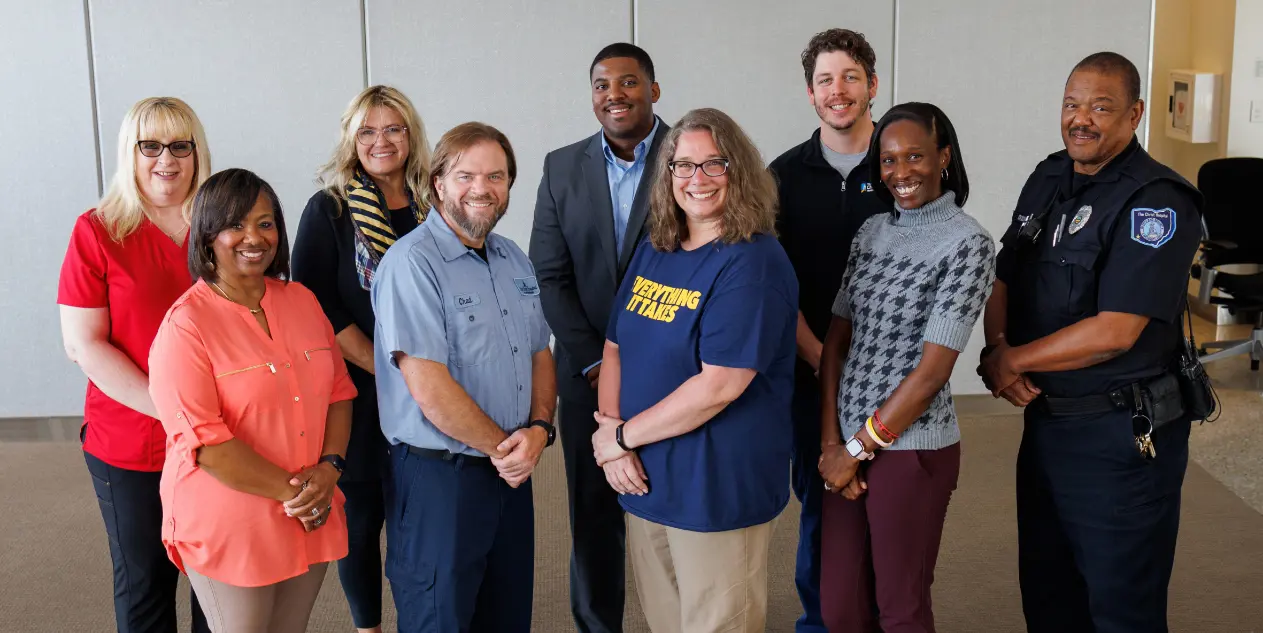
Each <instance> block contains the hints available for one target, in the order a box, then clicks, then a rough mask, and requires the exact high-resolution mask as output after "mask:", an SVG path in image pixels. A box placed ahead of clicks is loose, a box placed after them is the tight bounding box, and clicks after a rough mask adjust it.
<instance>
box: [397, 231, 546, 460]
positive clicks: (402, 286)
mask: <svg viewBox="0 0 1263 633" xmlns="http://www.w3.org/2000/svg"><path fill="white" fill-rule="evenodd" d="M485 245H486V247H487V261H486V262H484V261H483V260H482V258H480V257H478V255H477V254H476V253H474V252H473V251H472V250H470V248H469V247H467V246H465V245H464V244H462V243H461V241H460V239H459V238H458V237H456V234H455V233H454V232H452V229H451V228H450V227H449V226H448V225H447V222H446V221H444V220H443V216H442V215H440V214H439V213H438V212H437V211H435V210H434V209H430V214H429V216H428V217H427V218H426V220H425V222H424V223H422V224H421V226H420V227H418V228H417V229H416V230H414V231H412V232H411V233H408V234H407V235H405V236H404V237H402V238H400V239H399V241H398V242H395V244H394V246H391V247H390V250H389V251H386V256H385V257H383V258H382V261H381V264H380V265H379V266H378V268H377V273H376V276H375V278H374V280H373V290H372V297H373V312H374V313H375V314H376V315H377V327H376V329H375V331H374V336H373V341H374V342H373V352H374V368H375V369H376V374H377V404H378V408H379V410H380V415H381V425H382V433H383V434H385V436H386V439H387V440H389V441H390V443H391V444H399V443H404V444H410V445H412V446H417V447H420V448H431V449H440V450H444V449H445V450H448V451H451V452H453V453H463V454H466V455H477V456H482V455H483V453H482V452H480V451H477V450H475V449H473V448H470V447H469V446H466V445H465V444H463V443H461V442H458V441H456V440H454V439H452V438H450V437H448V436H447V435H444V434H443V433H442V432H441V431H439V430H438V429H437V428H436V427H435V426H434V424H433V423H431V422H430V421H429V420H428V419H426V417H425V415H424V414H423V413H422V412H421V407H420V406H418V405H417V402H416V400H414V399H413V397H412V394H411V393H410V392H409V391H408V385H407V384H406V383H405V382H404V379H403V374H402V373H400V371H399V367H398V365H396V364H395V362H394V358H393V355H394V353H395V352H402V353H404V354H407V355H408V356H413V357H416V358H422V359H425V360H431V361H434V362H436V363H442V364H444V365H446V366H447V369H448V371H449V372H451V374H452V378H453V379H455V380H456V382H457V383H458V384H459V385H460V386H461V388H463V389H464V390H465V393H468V394H469V396H470V397H471V398H473V400H474V402H475V403H477V404H478V406H479V407H480V408H481V409H482V410H483V412H485V413H486V414H487V415H488V416H489V417H490V418H491V419H492V420H494V421H495V423H496V424H497V425H499V426H500V428H502V429H504V430H505V431H506V432H512V431H514V430H516V429H518V428H520V427H522V426H524V425H525V424H526V423H528V422H529V421H530V420H529V419H528V418H529V416H530V409H531V359H532V357H533V356H534V354H535V353H536V352H539V351H540V350H543V349H545V348H547V347H548V341H549V337H550V336H551V334H552V333H551V332H550V331H549V329H548V324H547V323H546V322H545V321H544V312H543V310H541V309H540V305H539V283H538V282H537V281H536V280H535V268H534V267H533V266H531V261H530V260H529V259H527V257H526V254H525V253H523V252H522V249H520V248H518V246H517V244H514V243H513V240H510V239H508V238H506V237H503V236H500V235H496V234H494V233H492V234H491V235H488V236H487V241H486V244H485Z"/></svg>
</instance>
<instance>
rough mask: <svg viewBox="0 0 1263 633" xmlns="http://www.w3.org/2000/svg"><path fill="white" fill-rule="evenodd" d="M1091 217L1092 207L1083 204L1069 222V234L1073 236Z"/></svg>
mask: <svg viewBox="0 0 1263 633" xmlns="http://www.w3.org/2000/svg"><path fill="white" fill-rule="evenodd" d="M1090 217H1092V205H1090V204H1085V205H1083V206H1081V207H1079V212H1078V213H1075V214H1074V219H1073V220H1070V234H1071V235H1074V234H1075V233H1078V232H1079V229H1081V228H1083V225H1084V224H1087V223H1088V218H1090Z"/></svg>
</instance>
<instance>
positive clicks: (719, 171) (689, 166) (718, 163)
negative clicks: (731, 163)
mask: <svg viewBox="0 0 1263 633" xmlns="http://www.w3.org/2000/svg"><path fill="white" fill-rule="evenodd" d="M698 167H701V168H702V173H703V174H706V175H707V176H710V177H711V178H718V177H720V176H722V175H724V174H725V173H727V172H728V159H727V158H712V159H710V160H708V161H706V162H704V163H702V164H700V165H699V164H697V163H690V162H688V161H687V160H673V161H671V162H669V163H667V169H670V170H671V175H672V176H675V177H676V178H692V177H693V174H696V173H697V168H698Z"/></svg>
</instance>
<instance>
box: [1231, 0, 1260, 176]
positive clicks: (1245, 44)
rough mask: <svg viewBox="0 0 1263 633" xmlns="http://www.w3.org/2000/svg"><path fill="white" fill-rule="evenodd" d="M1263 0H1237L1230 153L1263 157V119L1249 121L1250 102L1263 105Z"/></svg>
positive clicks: (1232, 154)
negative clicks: (1262, 69) (1261, 70)
mask: <svg viewBox="0 0 1263 633" xmlns="http://www.w3.org/2000/svg"><path fill="white" fill-rule="evenodd" d="M1259 63H1263V0H1237V23H1236V37H1235V38H1233V53H1232V94H1231V97H1230V98H1231V100H1232V101H1231V104H1230V106H1229V113H1228V155H1229V156H1258V157H1263V119H1259V120H1256V121H1254V122H1251V121H1250V107H1251V103H1255V104H1259V107H1261V108H1263V77H1260V76H1259V74H1258V73H1257V71H1256V67H1257V65H1258V64H1259Z"/></svg>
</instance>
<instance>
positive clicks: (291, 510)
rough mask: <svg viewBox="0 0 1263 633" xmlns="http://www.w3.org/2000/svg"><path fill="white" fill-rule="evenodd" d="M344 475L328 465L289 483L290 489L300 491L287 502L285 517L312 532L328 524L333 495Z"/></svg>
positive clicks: (325, 464) (303, 471)
mask: <svg viewBox="0 0 1263 633" xmlns="http://www.w3.org/2000/svg"><path fill="white" fill-rule="evenodd" d="M341 476H342V474H341V473H339V472H338V469H336V468H334V467H333V465H332V464H329V463H328V462H322V463H319V464H316V465H315V466H312V467H310V468H305V469H303V470H301V471H299V472H298V473H297V474H295V475H294V476H293V477H292V478H291V479H290V480H289V485H290V486H292V487H294V488H298V494H297V495H295V496H294V498H293V499H290V500H289V501H285V502H283V504H282V505H283V506H284V507H285V514H286V515H288V516H291V517H294V518H296V519H298V520H299V521H300V522H302V524H303V529H304V530H306V531H308V532H311V531H313V530H315V529H317V528H319V527H320V526H322V525H324V524H325V522H327V521H328V520H329V514H330V513H331V512H332V510H333V493H334V490H336V488H337V485H338V478H339V477H341Z"/></svg>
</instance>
